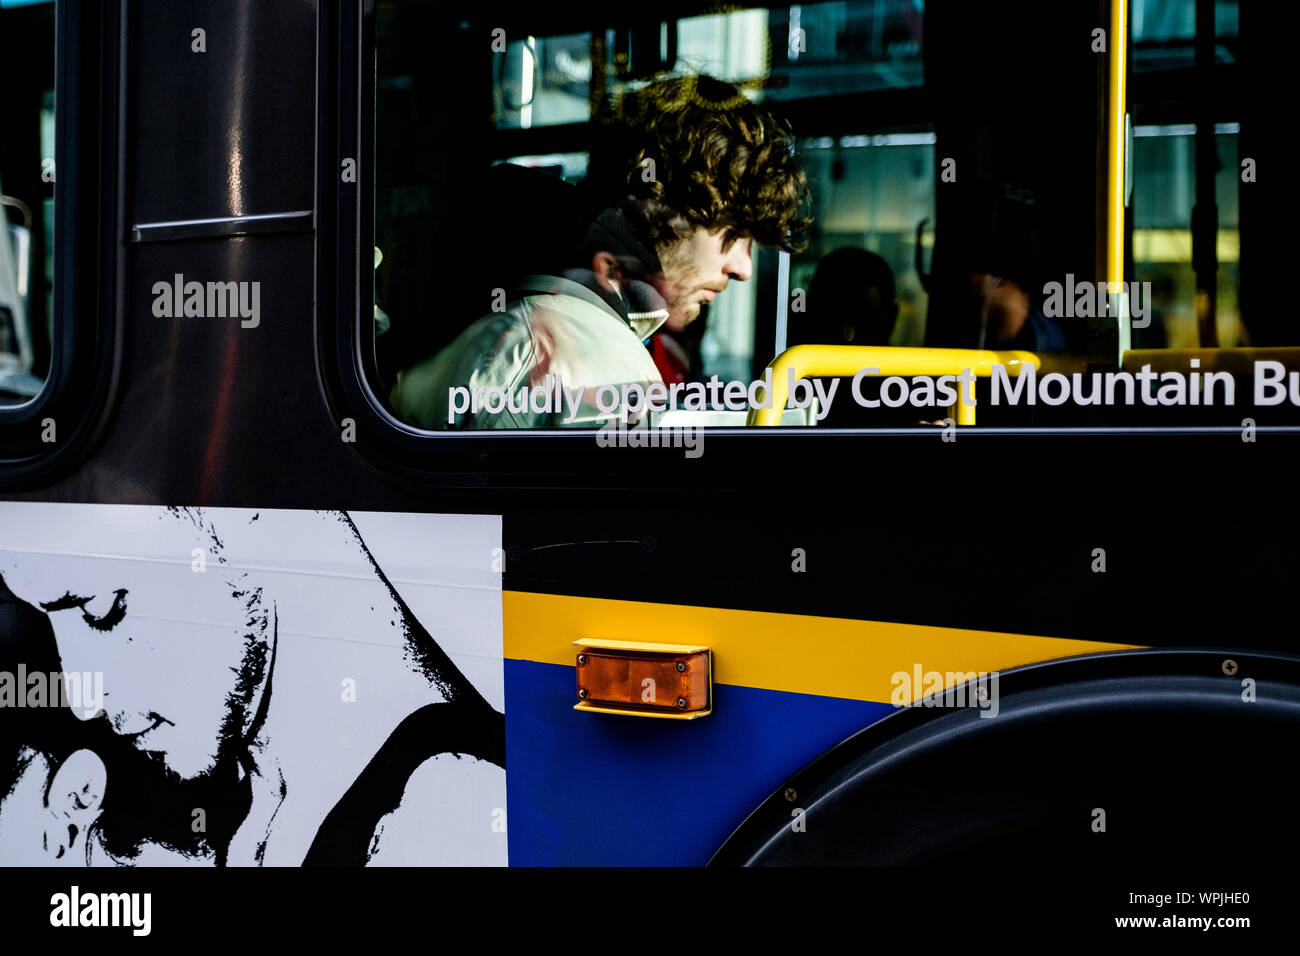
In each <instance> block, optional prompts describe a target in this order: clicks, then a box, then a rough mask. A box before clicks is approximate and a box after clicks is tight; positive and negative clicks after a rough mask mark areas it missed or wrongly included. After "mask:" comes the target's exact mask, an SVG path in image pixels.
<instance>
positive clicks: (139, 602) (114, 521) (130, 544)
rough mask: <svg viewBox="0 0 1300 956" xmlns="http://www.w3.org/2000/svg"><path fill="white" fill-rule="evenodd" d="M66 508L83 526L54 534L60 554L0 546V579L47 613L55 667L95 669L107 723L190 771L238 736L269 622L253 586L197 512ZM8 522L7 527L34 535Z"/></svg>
mask: <svg viewBox="0 0 1300 956" xmlns="http://www.w3.org/2000/svg"><path fill="white" fill-rule="evenodd" d="M23 518H26V516H25V515H24V516H23ZM75 518H76V520H80V521H81V524H82V525H83V526H84V527H76V526H74V527H76V530H71V529H70V530H68V531H67V532H66V533H65V535H64V541H65V544H64V547H65V548H66V549H67V550H68V551H70V552H71V553H70V554H66V555H59V556H54V557H53V558H51V556H48V555H44V554H41V553H39V552H35V551H28V552H26V553H23V552H14V553H7V554H5V555H3V558H4V560H3V562H0V563H3V565H4V567H3V571H4V573H5V576H6V579H12V583H13V587H14V590H15V592H20V591H21V593H22V596H23V597H25V598H27V599H29V600H31V601H32V602H33V603H36V604H39V605H40V606H41V607H42V608H43V609H44V610H45V611H46V613H47V614H48V615H49V620H50V623H51V625H52V626H53V629H54V633H55V636H56V639H57V641H58V649H59V656H60V657H61V658H62V662H63V668H64V670H65V671H75V672H79V673H99V674H102V675H103V687H104V697H103V707H104V710H105V712H106V713H107V716H108V719H109V721H110V723H111V724H112V727H113V729H114V731H116V732H117V733H118V734H119V735H121V736H123V737H124V738H127V739H128V740H130V742H131V744H132V746H134V747H135V748H136V749H138V750H141V751H148V752H151V753H154V754H156V755H158V756H159V757H161V759H162V761H163V762H164V764H165V766H166V767H167V769H169V770H170V771H172V772H173V773H175V774H176V775H177V776H179V777H180V778H182V779H189V778H194V777H197V776H198V775H199V774H202V773H203V772H205V771H207V770H208V769H209V768H211V767H213V766H214V764H215V763H216V762H217V759H218V754H219V752H220V749H221V747H222V744H223V741H224V742H231V741H233V740H234V739H238V738H239V737H240V736H242V733H243V732H244V730H245V728H246V725H247V723H248V719H249V716H250V714H251V713H252V708H253V707H254V706H255V703H256V699H257V697H258V696H259V694H260V692H261V689H262V684H263V682H264V680H265V676H266V673H265V662H266V660H267V657H268V649H269V648H268V645H269V642H270V639H271V629H270V620H269V617H270V615H269V609H268V608H266V607H265V606H264V603H263V601H262V598H261V592H260V589H259V588H257V587H255V586H253V585H252V584H250V583H247V581H246V575H245V574H244V573H243V572H240V571H238V570H236V569H234V568H232V567H229V566H227V565H224V564H223V563H221V562H220V559H219V557H218V555H219V554H220V552H221V549H222V545H221V538H220V537H218V533H217V530H216V529H215V528H214V527H212V525H211V524H210V522H209V520H208V519H207V517H206V516H205V514H204V513H203V512H202V511H199V510H173V511H169V512H163V511H161V510H160V509H153V508H140V509H138V510H137V509H121V510H117V511H115V512H113V513H112V518H111V519H109V520H105V519H104V518H98V519H93V520H91V521H89V522H86V521H85V519H84V516H80V515H78V516H75ZM18 523H19V522H18V521H17V520H14V521H11V524H12V525H14V526H13V527H6V530H8V531H10V532H12V537H14V538H19V539H23V540H27V541H39V540H41V529H40V528H38V527H32V528H28V527H25V526H23V527H19V526H17V525H18ZM240 530H242V529H240V528H225V529H223V531H222V535H223V536H224V535H227V534H238V532H239V531H240ZM78 534H79V537H77V540H76V541H75V542H73V543H72V544H67V543H66V542H68V541H72V538H73V536H74V535H78ZM200 568H202V570H199V569H200Z"/></svg>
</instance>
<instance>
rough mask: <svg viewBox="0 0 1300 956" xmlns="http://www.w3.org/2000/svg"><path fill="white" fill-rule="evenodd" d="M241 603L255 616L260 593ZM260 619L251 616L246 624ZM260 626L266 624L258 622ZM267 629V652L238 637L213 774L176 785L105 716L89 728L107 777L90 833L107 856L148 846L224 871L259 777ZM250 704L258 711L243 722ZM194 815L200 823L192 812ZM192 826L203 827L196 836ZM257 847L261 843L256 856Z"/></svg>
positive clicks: (271, 659)
mask: <svg viewBox="0 0 1300 956" xmlns="http://www.w3.org/2000/svg"><path fill="white" fill-rule="evenodd" d="M239 596H245V595H243V594H240V595H239ZM248 596H249V597H250V598H251V599H250V600H249V601H248V604H247V608H248V609H249V610H250V611H254V610H257V611H260V610H261V608H260V592H253V593H252V594H251V595H248ZM259 616H260V615H257V614H254V617H253V618H252V619H250V623H254V621H255V620H256V619H257V617H259ZM261 621H262V623H263V624H265V623H266V618H265V616H261ZM269 623H270V630H271V635H272V636H271V640H270V642H269V644H268V643H267V642H266V641H265V640H263V639H262V638H261V637H260V635H259V633H257V630H256V629H255V630H254V631H252V632H250V633H249V634H247V635H246V637H245V652H244V657H243V661H242V663H241V664H240V667H239V671H238V672H237V678H236V682H235V686H234V689H233V690H232V692H231V693H230V694H229V695H227V698H226V706H227V712H226V718H225V720H224V721H223V723H222V728H221V734H220V737H219V738H218V741H217V752H216V756H215V758H214V760H213V763H212V766H211V767H209V768H208V769H207V770H204V771H203V772H202V773H200V774H198V775H197V776H194V777H182V776H181V775H180V774H179V773H177V772H176V771H175V770H173V769H171V768H170V767H168V766H167V763H166V760H165V759H164V755H163V754H161V753H156V752H149V751H144V750H140V749H138V748H136V747H135V746H134V745H133V742H132V740H131V738H129V737H124V736H122V735H119V734H117V733H115V732H114V731H113V729H112V725H111V724H110V723H109V720H108V717H107V716H106V715H103V714H101V715H100V716H99V717H97V718H95V719H94V720H93V721H89V722H88V724H87V735H88V736H89V737H90V738H91V739H90V740H88V741H87V742H85V743H83V744H82V746H84V747H87V748H88V749H90V750H93V751H94V752H95V753H96V754H98V755H99V757H100V759H101V760H103V762H104V767H105V770H106V771H107V775H108V784H107V787H106V789H105V793H104V802H103V806H102V807H101V810H100V814H99V817H98V819H97V820H96V821H95V823H94V825H93V826H92V827H91V829H92V831H94V832H95V833H97V834H98V836H99V841H100V843H101V845H102V846H103V848H104V850H105V851H107V853H108V854H109V855H110V856H112V857H114V858H115V859H118V860H131V859H134V858H135V857H137V856H138V855H139V853H140V849H141V847H142V846H144V845H145V844H146V843H150V844H155V845H157V846H161V847H165V848H167V849H169V850H173V851H175V852H177V853H180V854H182V855H184V856H187V857H190V858H198V857H204V858H210V859H212V860H213V862H214V863H215V864H216V865H217V866H225V865H226V863H227V858H228V855H229V851H230V842H231V840H232V839H234V836H235V833H236V832H237V831H238V830H239V827H240V825H241V824H242V823H243V822H244V818H245V817H246V816H247V815H248V811H249V809H250V808H251V807H252V803H253V784H252V776H253V774H255V773H258V772H259V768H258V765H257V760H256V758H255V756H254V750H260V749H261V746H260V745H259V744H258V743H257V738H258V736H259V734H260V732H261V729H262V725H263V724H264V723H265V721H266V714H267V711H268V709H269V707H270V702H271V678H272V672H273V670H274V668H275V651H276V646H277V637H278V633H277V632H278V621H276V620H275V619H274V614H272V615H271V620H270V622H269ZM262 633H264V631H263V632H262ZM259 691H260V694H259ZM254 700H256V701H257V709H256V710H255V711H254V712H253V713H252V714H251V715H250V713H249V708H250V706H251V704H252V702H253V701H254ZM283 796H284V792H283V787H282V788H281V798H282V799H283ZM200 810H201V811H202V814H201V816H200V815H199V814H198V813H197V812H196V811H200ZM199 819H202V821H203V826H202V827H201V828H198V832H196V823H197V821H198V820H199ZM264 847H265V838H264V839H263V840H262V842H261V847H260V848H259V856H260V853H261V849H264Z"/></svg>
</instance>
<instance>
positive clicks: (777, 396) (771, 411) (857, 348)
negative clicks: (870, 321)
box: [747, 345, 1041, 426]
mask: <svg viewBox="0 0 1300 956" xmlns="http://www.w3.org/2000/svg"><path fill="white" fill-rule="evenodd" d="M994 365H1005V366H1006V368H1007V375H1008V376H1010V377H1011V378H1015V377H1016V376H1017V375H1019V374H1020V366H1022V365H1032V366H1033V367H1034V368H1035V369H1037V368H1039V367H1040V365H1041V362H1040V360H1039V358H1038V356H1037V355H1035V354H1034V353H1033V352H1018V351H1013V352H994V351H992V350H990V349H916V348H892V347H889V346H868V345H796V346H794V348H789V349H786V350H785V351H784V352H782V353H781V354H780V355H778V356H777V357H776V358H774V359H773V360H772V361H771V362H770V363H769V364H768V368H770V369H771V370H772V396H771V398H772V400H771V401H770V402H768V403H767V404H768V407H767V408H753V409H750V412H749V420H748V422H747V424H749V425H760V426H768V425H775V424H777V423H778V422H779V421H780V420H781V411H782V409H784V408H785V403H786V401H788V400H789V397H790V381H791V379H792V376H791V375H790V372H791V370H793V372H794V374H793V380H795V381H797V380H798V379H801V378H810V377H811V378H817V377H826V378H835V377H839V376H846V375H857V374H858V372H859V371H861V370H862V369H864V368H875V369H879V370H880V371H879V373H878V375H880V376H884V375H959V374H961V372H962V371H964V370H965V369H970V370H971V373H972V374H973V375H975V376H976V377H978V378H987V377H988V376H989V375H991V374H992V372H993V366H994ZM872 377H873V378H875V377H877V375H876V374H873V375H872ZM953 417H954V419H955V421H956V423H957V424H958V425H974V424H975V406H974V405H967V404H966V403H965V402H963V401H958V402H957V411H956V414H955V415H954V416H953Z"/></svg>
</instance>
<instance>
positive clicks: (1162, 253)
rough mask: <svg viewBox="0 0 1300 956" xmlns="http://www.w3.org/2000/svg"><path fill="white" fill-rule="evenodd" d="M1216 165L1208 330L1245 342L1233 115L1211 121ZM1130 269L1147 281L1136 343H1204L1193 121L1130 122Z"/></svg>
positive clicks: (1221, 340)
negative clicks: (1145, 311) (1144, 315)
mask: <svg viewBox="0 0 1300 956" xmlns="http://www.w3.org/2000/svg"><path fill="white" fill-rule="evenodd" d="M1214 132H1215V136H1214V140H1215V146H1216V147H1217V152H1218V170H1217V172H1216V174H1215V177H1214V185H1215V202H1216V204H1217V206H1218V218H1219V223H1218V241H1217V242H1216V244H1215V246H1216V248H1215V252H1216V255H1217V258H1218V270H1217V273H1216V283H1215V287H1216V295H1215V303H1214V308H1215V322H1214V331H1215V337H1216V338H1217V344H1218V345H1219V346H1221V347H1224V348H1232V347H1240V346H1248V345H1250V344H1251V340H1250V333H1249V331H1248V329H1247V328H1246V326H1245V325H1243V324H1242V317H1241V308H1240V305H1239V303H1238V293H1239V289H1240V270H1239V265H1240V261H1239V260H1240V251H1241V239H1240V233H1239V232H1238V228H1237V227H1238V203H1237V197H1238V194H1237V181H1238V177H1237V169H1238V165H1237V162H1238V160H1237V140H1238V126H1237V124H1236V123H1218V124H1216V125H1215V128H1214ZM1133 180H1134V185H1133V276H1134V278H1135V279H1136V280H1137V281H1138V282H1144V283H1145V282H1149V283H1151V286H1150V288H1151V293H1152V303H1151V305H1152V311H1151V317H1150V319H1151V321H1150V324H1149V325H1148V326H1147V327H1145V328H1142V329H1134V331H1133V344H1134V347H1135V348H1171V349H1192V348H1198V347H1200V346H1201V345H1203V344H1206V343H1203V342H1202V341H1201V329H1200V322H1199V314H1198V310H1200V309H1203V308H1208V304H1207V303H1206V302H1205V301H1204V300H1203V299H1198V297H1197V284H1196V273H1195V272H1194V271H1193V268H1192V228H1191V224H1192V208H1193V206H1194V205H1195V200H1196V127H1195V126H1194V125H1192V124H1190V123H1189V124H1171V125H1164V126H1137V127H1135V128H1134V130H1133Z"/></svg>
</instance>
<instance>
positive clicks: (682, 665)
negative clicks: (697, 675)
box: [677, 661, 686, 674]
mask: <svg viewBox="0 0 1300 956" xmlns="http://www.w3.org/2000/svg"><path fill="white" fill-rule="evenodd" d="M677 673H679V674H685V673H686V662H685V661H678V662H677Z"/></svg>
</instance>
